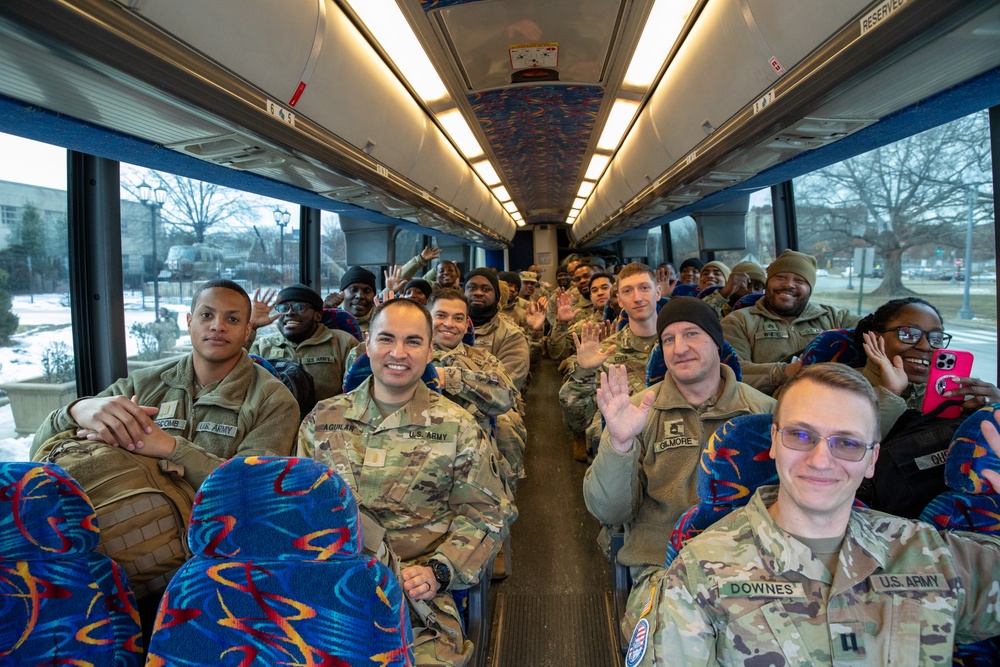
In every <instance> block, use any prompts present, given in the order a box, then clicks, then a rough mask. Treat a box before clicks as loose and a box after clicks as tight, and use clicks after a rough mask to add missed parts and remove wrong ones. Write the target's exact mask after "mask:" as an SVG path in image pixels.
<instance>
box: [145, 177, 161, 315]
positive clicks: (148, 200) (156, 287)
mask: <svg viewBox="0 0 1000 667" xmlns="http://www.w3.org/2000/svg"><path fill="white" fill-rule="evenodd" d="M139 200H140V201H142V204H143V205H144V206H146V207H147V208H148V209H149V212H150V218H149V229H150V234H151V235H152V237H153V319H154V320H156V319H159V317H160V260H159V258H158V257H157V255H156V214H157V212H159V210H160V209H161V208H163V202H165V201H166V200H167V189H166V188H165V187H163V186H160V187H158V188H156V189H153V188H152V187H150V185H149V184H148V183H146V181H143V182H142V183H140V184H139Z"/></svg>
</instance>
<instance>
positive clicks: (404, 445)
mask: <svg viewBox="0 0 1000 667" xmlns="http://www.w3.org/2000/svg"><path fill="white" fill-rule="evenodd" d="M373 381H374V380H373V378H369V379H367V380H366V381H365V382H364V384H362V385H361V386H360V387H358V388H357V389H355V390H354V391H352V392H348V393H346V394H341V395H340V396H335V397H333V398H330V399H327V400H325V401H320V402H319V403H318V404H317V405H316V408H315V409H314V410H313V411H312V412H311V413H309V416H307V417H306V418H305V420H304V421H303V422H302V426H301V427H300V428H299V440H298V451H297V456H302V457H309V458H315V459H317V460H319V461H322V462H323V463H326V464H327V465H329V466H330V467H331V468H333V469H334V470H336V471H337V473H338V474H340V476H341V477H343V478H344V480H345V481H346V482H347V483H348V485H349V486H350V487H351V489H352V490H353V491H354V493H355V495H356V496H357V499H358V503H359V504H360V505H361V506H362V507H365V508H367V509H368V510H370V511H371V512H372V513H373V514H374V515H375V517H376V518H377V519H378V520H379V522H380V523H381V524H382V525H383V526H384V527H385V528H386V530H387V532H388V536H389V541H390V543H391V544H392V547H393V549H394V550H395V552H396V554H397V555H398V556H399V558H400V560H401V561H403V565H404V566H408V565H413V564H424V563H426V562H427V561H428V560H429V559H430V557H431V556H435V557H436V559H438V560H442V561H444V562H446V563H447V564H448V565H449V567H450V568H451V571H452V574H453V575H454V576H453V577H452V579H453V583H452V587H453V588H464V587H466V586H468V585H471V584H474V583H475V582H476V581H478V580H479V575H480V574H481V571H482V570H483V568H484V566H485V565H486V564H487V563H488V562H489V561H490V559H491V558H493V556H494V555H495V554H496V552H497V549H498V547H499V545H500V543H501V542H502V541H503V538H504V537H505V536H506V534H507V530H508V529H507V526H508V525H509V523H510V522H512V521H513V520H514V517H515V516H516V510H515V509H514V507H513V506H512V505H511V504H510V503H509V502H508V500H507V498H506V496H505V494H504V489H503V486H502V483H501V480H500V464H499V461H498V459H497V457H496V454H495V451H496V449H495V448H494V447H493V445H492V443H491V442H490V441H489V439H488V438H487V437H486V435H485V434H484V433H483V432H482V430H481V429H480V428H479V426H478V425H477V424H476V422H475V421H474V420H473V419H472V417H471V416H470V415H469V413H468V412H466V411H465V410H463V409H462V408H460V407H459V406H458V405H456V404H454V403H452V402H451V401H449V400H448V399H447V398H444V397H443V396H441V395H440V394H436V393H434V392H432V391H431V390H429V389H428V388H427V387H425V386H424V385H423V384H422V383H421V384H418V385H417V389H416V393H415V394H414V396H413V398H412V399H411V400H410V402H409V403H407V404H406V405H404V406H403V407H402V408H400V409H399V410H397V411H396V412H394V413H392V414H391V415H389V416H388V417H385V418H384V419H383V418H382V415H381V413H379V410H378V407H377V406H376V405H375V401H374V400H372V396H371V390H372V383H373Z"/></svg>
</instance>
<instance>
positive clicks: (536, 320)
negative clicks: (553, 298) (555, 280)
mask: <svg viewBox="0 0 1000 667" xmlns="http://www.w3.org/2000/svg"><path fill="white" fill-rule="evenodd" d="M540 301H541V299H539V300H538V301H529V302H528V312H527V313H526V315H525V320H526V321H527V323H528V328H529V329H531V330H532V331H541V330H542V329H543V328H545V305H544V304H542V303H540Z"/></svg>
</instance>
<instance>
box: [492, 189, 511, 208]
mask: <svg viewBox="0 0 1000 667" xmlns="http://www.w3.org/2000/svg"><path fill="white" fill-rule="evenodd" d="M493 196H494V197H496V198H497V201H499V202H500V203H501V204H502V203H504V202H507V201H510V195H509V194H507V188H505V187H504V186H502V185H498V186H497V187H495V188H493Z"/></svg>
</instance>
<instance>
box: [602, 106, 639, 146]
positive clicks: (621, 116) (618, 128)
mask: <svg viewBox="0 0 1000 667" xmlns="http://www.w3.org/2000/svg"><path fill="white" fill-rule="evenodd" d="M638 109H639V103H638V102H633V101H632V100H625V99H620V98H619V99H617V100H615V103H614V104H613V105H612V106H611V113H610V114H608V120H607V121H605V123H604V130H602V131H601V138H600V139H598V140H597V148H598V150H602V151H613V150H614V149H616V148H617V147H618V144H620V143H621V140H622V137H623V136H625V130H627V129H628V127H629V125H630V124H631V123H632V119H633V118H635V112H636V111H637V110H638Z"/></svg>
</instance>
